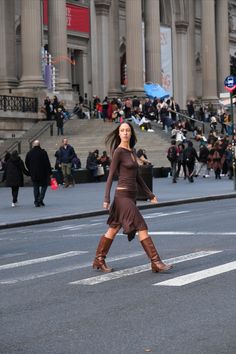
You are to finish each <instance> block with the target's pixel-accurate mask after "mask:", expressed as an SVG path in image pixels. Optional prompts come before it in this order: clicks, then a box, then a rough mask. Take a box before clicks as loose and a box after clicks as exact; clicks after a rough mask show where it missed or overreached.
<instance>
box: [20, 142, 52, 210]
mask: <svg viewBox="0 0 236 354" xmlns="http://www.w3.org/2000/svg"><path fill="white" fill-rule="evenodd" d="M25 165H26V167H27V168H28V170H29V173H30V176H31V179H32V182H33V188H34V189H33V191H34V205H35V206H36V207H40V206H45V204H44V197H45V194H46V191H47V187H48V185H49V182H50V176H51V174H52V169H51V164H50V161H49V158H48V154H47V152H46V151H45V150H44V149H42V148H41V146H40V142H39V140H35V141H34V142H33V148H32V149H31V150H30V151H29V152H28V153H27V155H26V158H25Z"/></svg>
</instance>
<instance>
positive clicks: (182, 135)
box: [0, 96, 233, 206]
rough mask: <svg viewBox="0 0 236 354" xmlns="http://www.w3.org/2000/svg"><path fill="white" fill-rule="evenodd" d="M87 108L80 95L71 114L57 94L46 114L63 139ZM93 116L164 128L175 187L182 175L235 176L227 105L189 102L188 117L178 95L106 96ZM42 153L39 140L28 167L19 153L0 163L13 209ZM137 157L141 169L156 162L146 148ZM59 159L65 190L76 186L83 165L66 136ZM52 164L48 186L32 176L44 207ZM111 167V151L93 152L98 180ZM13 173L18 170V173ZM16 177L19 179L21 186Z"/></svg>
mask: <svg viewBox="0 0 236 354" xmlns="http://www.w3.org/2000/svg"><path fill="white" fill-rule="evenodd" d="M83 104H84V99H83V97H81V96H80V97H79V103H78V104H76V105H75V107H74V109H73V111H72V112H71V113H69V112H68V111H67V110H66V109H65V104H64V102H63V101H59V100H58V97H57V96H54V97H53V99H50V98H49V97H48V96H47V97H46V98H45V100H44V109H45V114H46V117H47V120H56V123H57V135H62V136H63V135H64V130H63V125H64V121H65V120H66V119H70V118H71V116H72V115H77V117H78V118H85V115H84V114H83ZM93 115H94V117H95V118H98V119H103V120H104V121H110V122H117V123H122V122H129V123H132V124H137V125H138V126H139V127H140V129H141V130H146V131H148V132H154V130H153V127H152V125H153V124H154V122H155V123H156V124H160V126H161V128H162V129H163V130H164V131H165V132H167V133H169V134H170V137H171V146H170V147H169V148H168V151H167V158H168V160H169V161H170V164H171V175H172V181H173V183H176V182H177V180H178V178H179V177H180V176H183V177H184V179H187V180H189V182H191V183H192V182H193V181H194V177H198V176H202V177H204V178H207V177H209V176H210V173H211V171H213V172H214V175H215V179H221V177H222V176H228V178H229V179H232V178H233V152H232V144H231V136H232V124H231V114H230V111H229V109H227V108H224V106H222V105H221V106H220V107H219V108H218V109H217V110H216V109H215V108H214V107H213V105H212V104H209V105H208V106H207V105H200V106H199V108H198V109H196V105H195V104H194V102H193V101H191V100H190V101H189V102H187V105H186V115H187V116H186V115H185V116H184V115H182V114H180V107H179V105H178V103H177V102H175V100H174V98H173V97H170V98H168V99H165V100H162V99H158V98H154V99H151V98H148V97H146V98H144V99H140V98H138V97H136V96H134V97H133V98H128V97H126V98H113V99H109V98H108V97H105V98H104V100H102V101H101V100H100V98H99V97H98V96H94V99H93ZM198 122H205V123H206V122H208V123H209V129H210V130H209V133H208V135H205V134H204V133H203V129H202V126H199V124H198ZM37 151H40V153H42V151H45V150H43V149H41V147H40V143H39V142H38V141H36V142H34V145H33V149H32V151H31V152H29V153H28V154H27V156H26V160H25V165H24V162H23V161H22V160H21V159H20V157H19V155H18V154H17V151H14V152H12V153H11V154H10V153H8V152H7V153H6V155H5V157H4V159H3V160H0V170H3V171H4V175H3V180H4V181H5V182H6V186H9V187H11V188H12V197H13V199H12V200H13V201H12V206H15V205H16V204H17V197H18V191H19V187H21V186H22V185H23V183H24V181H23V180H24V178H23V175H24V174H25V175H27V176H31V178H32V174H33V172H32V164H30V163H29V156H31V155H32V156H34V154H35V156H36V152H37ZM33 152H34V153H33ZM45 153H46V151H45ZM46 154H47V153H46ZM136 154H137V162H138V164H139V165H141V166H142V165H148V164H151V162H150V161H149V160H148V158H147V154H146V151H145V150H144V149H140V150H139V151H137V152H136ZM55 158H56V161H55V166H54V168H55V169H56V170H57V171H58V173H59V174H60V176H61V181H62V184H63V186H64V187H65V188H67V187H69V186H74V184H75V182H74V178H73V173H72V171H73V169H80V168H81V167H82V166H81V161H80V158H79V157H78V155H77V154H76V152H75V149H74V148H73V146H71V145H70V144H69V143H68V139H67V138H63V140H62V143H61V146H60V147H59V149H58V150H57V151H56V152H55ZM33 159H34V158H33ZM47 159H48V156H47V158H46V157H45V160H47ZM47 161H49V159H48V160H47ZM49 164H50V162H47V168H46V171H47V176H46V177H45V179H44V181H43V183H41V182H40V183H41V184H42V186H43V187H42V188H41V189H40V188H39V187H40V186H39V185H37V181H36V182H35V179H33V178H34V177H33V178H32V181H33V186H34V197H35V201H34V203H35V206H43V205H44V202H43V199H44V196H45V193H46V187H45V186H46V185H48V181H49V179H48V178H49V176H50V175H51V172H52V168H51V165H50V168H49ZM110 164H111V158H110V157H109V156H108V155H107V152H106V151H103V153H102V154H101V155H100V154H99V150H98V149H95V150H93V151H90V152H89V153H88V156H87V161H86V168H87V169H88V170H89V171H90V173H91V175H92V176H93V177H94V179H95V180H96V181H100V180H101V177H102V176H104V175H105V174H106V172H108V171H109V166H110ZM13 171H17V172H14V173H13ZM37 174H39V172H37ZM13 175H14V176H15V177H14V178H16V179H17V183H16V181H15V180H14V178H13ZM16 176H17V177H16ZM46 181H47V182H46Z"/></svg>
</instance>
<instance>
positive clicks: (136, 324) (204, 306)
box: [0, 199, 236, 354]
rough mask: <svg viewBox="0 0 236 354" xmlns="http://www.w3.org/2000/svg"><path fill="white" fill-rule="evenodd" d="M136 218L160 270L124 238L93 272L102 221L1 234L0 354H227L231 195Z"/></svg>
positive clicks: (232, 313)
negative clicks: (163, 268) (164, 267)
mask: <svg viewBox="0 0 236 354" xmlns="http://www.w3.org/2000/svg"><path fill="white" fill-rule="evenodd" d="M142 213H143V215H145V218H146V221H147V223H148V225H149V231H150V234H151V235H152V237H153V240H154V242H155V244H156V246H157V247H158V249H159V252H160V254H161V256H162V258H163V259H164V260H166V262H172V263H173V264H174V269H173V270H172V271H170V272H168V273H165V274H164V273H162V274H154V273H152V272H151V271H150V270H149V268H150V267H149V262H148V260H147V258H146V255H145V254H144V253H143V250H142V248H141V247H140V244H139V242H138V240H134V241H132V242H131V243H129V242H128V241H127V239H126V237H125V236H121V237H119V236H117V238H116V240H115V241H114V243H113V245H112V248H111V251H110V253H109V256H108V258H107V263H108V264H109V265H112V266H113V267H114V268H115V272H114V273H110V274H109V275H104V274H102V273H100V272H96V271H94V270H92V268H91V262H92V260H93V257H94V252H95V249H96V246H97V243H98V239H99V237H100V235H101V234H102V233H103V232H104V230H105V229H106V225H105V222H106V216H97V217H93V218H86V219H79V220H73V221H64V222H59V223H51V224H50V223H49V224H43V225H35V226H28V227H24V228H16V229H7V230H1V231H0V299H1V300H0V315H1V320H0V353H1V354H18V353H23V354H113V353H114V354H123V353H129V354H141V353H147V352H149V353H155V354H235V353H236V338H235V328H236V307H235V301H236V293H235V282H236V271H235V269H236V231H235V230H236V218H235V202H234V199H230V200H221V201H212V202H204V203H195V204H186V205H180V206H171V207H165V208H164V207H163V208H159V209H151V210H146V211H143V212H142ZM183 276H184V277H183Z"/></svg>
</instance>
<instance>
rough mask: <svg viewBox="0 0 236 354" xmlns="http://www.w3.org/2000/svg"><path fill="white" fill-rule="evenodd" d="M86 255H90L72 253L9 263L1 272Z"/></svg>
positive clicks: (77, 252) (80, 252)
mask: <svg viewBox="0 0 236 354" xmlns="http://www.w3.org/2000/svg"><path fill="white" fill-rule="evenodd" d="M84 253H88V251H70V252H66V253H60V254H55V255H53V256H48V257H42V258H34V259H29V260H27V261H21V262H16V263H8V264H4V265H1V266H0V270H5V269H12V268H19V267H24V266H27V265H31V264H36V263H44V262H48V261H54V260H56V259H62V258H67V257H74V256H78V255H80V254H84Z"/></svg>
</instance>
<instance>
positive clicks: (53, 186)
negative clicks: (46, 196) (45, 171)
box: [50, 177, 58, 191]
mask: <svg viewBox="0 0 236 354" xmlns="http://www.w3.org/2000/svg"><path fill="white" fill-rule="evenodd" d="M50 187H51V189H52V190H53V191H55V190H57V188H58V183H57V180H56V178H54V177H53V178H51V180H50Z"/></svg>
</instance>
